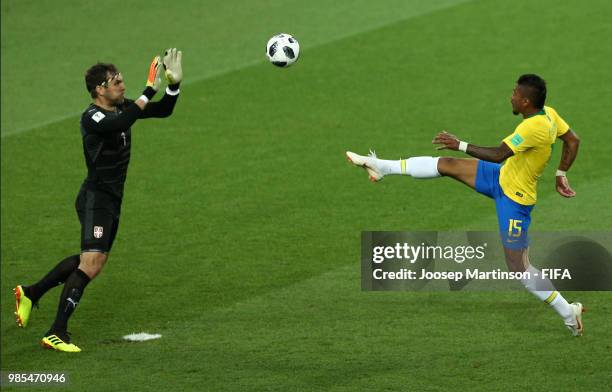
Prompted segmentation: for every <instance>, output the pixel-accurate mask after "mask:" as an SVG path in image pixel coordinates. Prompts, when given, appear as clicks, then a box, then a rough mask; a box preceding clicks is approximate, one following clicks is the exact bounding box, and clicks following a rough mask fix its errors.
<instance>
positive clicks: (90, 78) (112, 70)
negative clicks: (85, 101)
mask: <svg viewBox="0 0 612 392" xmlns="http://www.w3.org/2000/svg"><path fill="white" fill-rule="evenodd" d="M118 72H119V71H118V70H117V67H116V66H115V65H114V64H110V63H97V64H94V65H92V66H91V67H89V69H88V70H87V71H86V72H85V87H86V88H87V91H89V94H90V95H91V97H92V98H95V97H97V96H98V93H97V92H96V87H97V86H100V85H102V84H103V83H104V82H106V81H107V80H108V79H109V75H110V76H112V75H114V74H117V73H118Z"/></svg>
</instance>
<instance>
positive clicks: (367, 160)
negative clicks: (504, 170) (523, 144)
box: [346, 151, 478, 188]
mask: <svg viewBox="0 0 612 392" xmlns="http://www.w3.org/2000/svg"><path fill="white" fill-rule="evenodd" d="M346 157H347V159H348V160H349V161H350V162H351V163H353V164H354V165H356V166H359V167H362V168H364V169H365V170H366V171H367V172H368V175H369V177H370V180H372V181H374V182H376V181H380V180H382V179H383V177H385V176H389V175H404V176H411V177H414V178H421V179H426V178H436V177H441V176H448V177H452V178H454V179H456V180H458V181H461V182H462V183H464V184H466V185H467V186H469V187H471V188H475V184H476V173H477V170H478V160H477V159H472V158H451V157H428V156H421V157H412V158H407V159H399V160H386V159H379V158H378V157H377V156H376V154H375V153H374V152H370V154H369V155H367V156H364V155H359V154H355V153H354V152H351V151H347V152H346Z"/></svg>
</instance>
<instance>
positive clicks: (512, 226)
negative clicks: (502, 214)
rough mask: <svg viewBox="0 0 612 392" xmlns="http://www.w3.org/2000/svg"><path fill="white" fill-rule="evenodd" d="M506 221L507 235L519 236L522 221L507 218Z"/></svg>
mask: <svg viewBox="0 0 612 392" xmlns="http://www.w3.org/2000/svg"><path fill="white" fill-rule="evenodd" d="M508 222H509V223H508V237H515V238H516V237H520V236H521V233H522V232H523V229H522V227H521V225H522V224H523V221H522V220H518V219H509V221H508Z"/></svg>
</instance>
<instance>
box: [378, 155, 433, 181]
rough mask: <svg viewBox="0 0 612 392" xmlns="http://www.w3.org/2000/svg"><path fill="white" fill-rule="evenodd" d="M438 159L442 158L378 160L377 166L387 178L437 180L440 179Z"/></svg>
mask: <svg viewBox="0 0 612 392" xmlns="http://www.w3.org/2000/svg"><path fill="white" fill-rule="evenodd" d="M438 159H440V157H435V158H434V157H413V158H408V159H400V160H399V161H389V160H385V159H378V158H376V165H377V167H378V169H379V170H380V171H381V172H382V174H383V175H385V176H387V175H389V174H400V175H405V176H412V177H414V178H435V177H440V173H439V172H438Z"/></svg>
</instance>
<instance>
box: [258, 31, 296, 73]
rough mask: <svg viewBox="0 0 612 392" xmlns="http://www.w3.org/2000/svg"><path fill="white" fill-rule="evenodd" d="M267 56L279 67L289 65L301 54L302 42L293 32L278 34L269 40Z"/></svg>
mask: <svg viewBox="0 0 612 392" xmlns="http://www.w3.org/2000/svg"><path fill="white" fill-rule="evenodd" d="M266 56H268V60H270V62H271V63H272V64H274V65H276V66H277V67H288V66H290V65H291V64H293V63H295V62H296V61H297V59H298V57H299V56H300V44H299V43H298V42H297V40H296V39H295V38H294V37H293V36H292V35H291V34H285V33H282V34H277V35H275V36H274V37H272V38H270V40H268V44H267V45H266Z"/></svg>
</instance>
